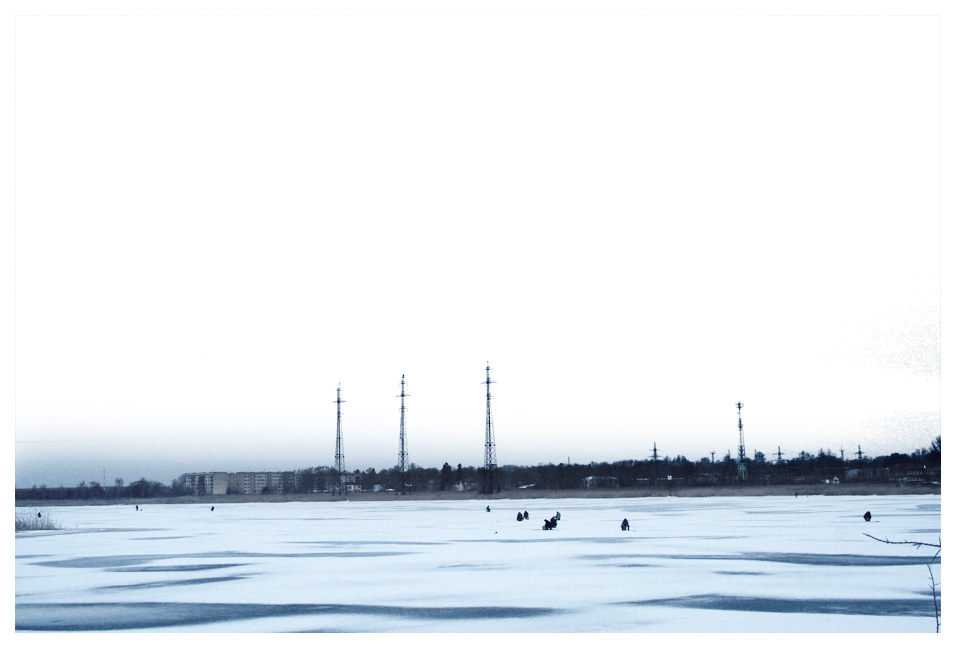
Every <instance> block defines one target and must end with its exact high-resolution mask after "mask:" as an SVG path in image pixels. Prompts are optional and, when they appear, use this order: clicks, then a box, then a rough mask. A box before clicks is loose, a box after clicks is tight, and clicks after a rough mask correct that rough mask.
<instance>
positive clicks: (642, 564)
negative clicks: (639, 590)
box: [613, 563, 657, 567]
mask: <svg viewBox="0 0 956 648" xmlns="http://www.w3.org/2000/svg"><path fill="white" fill-rule="evenodd" d="M613 566H614V567H657V565H648V564H646V563H623V564H620V565H613Z"/></svg>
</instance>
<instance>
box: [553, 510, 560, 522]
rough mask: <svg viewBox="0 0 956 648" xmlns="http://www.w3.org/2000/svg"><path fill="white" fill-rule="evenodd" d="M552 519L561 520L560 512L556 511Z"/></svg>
mask: <svg viewBox="0 0 956 648" xmlns="http://www.w3.org/2000/svg"><path fill="white" fill-rule="evenodd" d="M554 519H555V520H560V519H561V511H558V512H557V513H555V514H554Z"/></svg>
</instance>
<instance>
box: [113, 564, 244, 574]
mask: <svg viewBox="0 0 956 648" xmlns="http://www.w3.org/2000/svg"><path fill="white" fill-rule="evenodd" d="M246 564H247V563H212V564H206V565H148V566H145V567H116V568H113V569H108V570H107V571H111V572H184V571H204V570H206V569H225V568H227V567H245V566H246Z"/></svg>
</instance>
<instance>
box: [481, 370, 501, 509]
mask: <svg viewBox="0 0 956 648" xmlns="http://www.w3.org/2000/svg"><path fill="white" fill-rule="evenodd" d="M493 382H495V381H494V380H492V379H491V365H490V364H488V363H486V365H485V382H483V383H482V384H483V385H485V387H486V393H487V397H486V406H485V470H484V473H483V475H482V480H481V482H482V483H481V492H482V493H484V494H486V495H490V494H491V493H500V492H501V486H500V485H499V484H498V458H497V457H496V456H495V429H494V426H493V425H492V423H491V383H493Z"/></svg>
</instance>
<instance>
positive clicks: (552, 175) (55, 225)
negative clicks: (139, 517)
mask: <svg viewBox="0 0 956 648" xmlns="http://www.w3.org/2000/svg"><path fill="white" fill-rule="evenodd" d="M535 6H538V5H535ZM104 13H105V12H104ZM178 13H180V14H182V12H181V11H180V12H178ZM200 13H202V12H200ZM519 13H520V12H519ZM527 13H529V14H530V13H534V12H530V11H529V12H527ZM608 13H614V12H610V11H609V12H608ZM618 13H620V12H618ZM425 14H427V12H422V13H421V14H419V15H408V16H400V15H389V16H378V17H375V16H372V17H368V16H358V15H350V16H317V15H313V16H308V17H305V16H265V17H264V16H254V17H226V16H216V15H205V16H201V17H196V16H187V15H176V16H169V17H163V16H156V15H153V16H149V17H123V16H95V17H91V16H59V17H50V16H21V17H19V18H18V19H17V21H16V74H17V76H16V88H17V98H16V101H17V103H16V192H17V193H16V254H17V257H16V272H17V274H16V290H17V292H16V306H17V310H16V326H17V328H16V333H17V340H16V443H15V445H16V483H17V486H30V485H33V484H37V485H39V484H47V485H51V486H53V485H59V484H61V483H62V484H64V485H72V484H76V483H78V482H79V481H81V480H85V481H87V482H89V481H92V480H96V481H102V480H103V479H104V477H105V479H106V482H107V483H110V484H112V483H113V480H114V479H116V478H117V477H119V478H123V479H125V480H127V481H130V480H133V479H137V478H139V477H141V476H145V477H147V478H149V479H155V480H158V481H163V482H166V483H168V482H169V481H170V480H172V479H173V478H174V477H176V476H178V475H179V474H181V473H183V472H187V471H211V470H230V471H232V470H288V469H295V468H304V467H308V466H315V465H331V464H332V463H333V461H334V453H335V429H336V427H335V426H336V418H335V417H336V413H335V403H334V402H333V401H334V400H335V396H336V387H337V386H338V385H339V384H341V386H342V398H343V399H344V400H345V401H346V403H345V404H344V405H343V434H344V447H345V465H346V468H347V469H349V470H353V469H363V470H364V469H365V468H368V467H374V468H376V469H381V468H384V467H391V466H393V465H395V463H396V461H397V452H398V428H399V402H398V399H397V398H395V396H396V395H397V394H398V393H399V390H400V386H399V382H400V380H401V377H402V375H403V374H404V375H405V376H406V380H407V391H408V393H409V394H410V395H411V396H410V397H409V398H408V400H407V407H408V414H407V422H406V427H407V434H408V439H409V455H410V460H411V461H412V462H414V463H416V464H419V465H424V466H434V467H440V466H441V464H442V463H443V462H446V461H447V462H448V463H450V464H452V465H455V464H457V463H462V464H463V465H473V466H479V465H481V463H482V461H483V442H484V425H485V389H484V386H483V385H482V382H483V381H484V379H485V373H484V368H485V364H486V362H488V363H490V365H491V367H492V374H491V377H492V380H496V381H497V382H496V383H495V384H494V385H492V394H493V396H494V398H493V403H492V407H493V414H494V422H495V435H496V442H497V456H498V462H499V464H500V465H506V464H537V463H539V462H545V463H547V462H554V463H558V462H563V461H567V460H568V458H570V460H571V461H573V462H577V463H584V462H590V461H616V460H621V459H644V458H646V457H648V456H649V455H650V454H651V448H652V446H653V444H654V443H656V444H657V447H658V449H659V450H660V452H661V453H662V454H666V455H670V456H674V455H677V454H682V455H685V456H687V457H688V458H690V459H692V460H696V459H699V458H701V457H705V456H706V457H710V453H711V451H713V452H715V453H716V455H717V457H718V458H721V457H723V455H724V454H726V453H727V451H728V450H730V451H731V452H732V453H733V454H736V448H737V443H738V434H737V410H736V409H735V407H734V404H735V403H736V402H737V401H738V400H741V401H743V402H744V404H745V407H744V409H743V417H744V432H745V435H746V439H745V440H746V447H747V452H748V455H750V456H753V452H754V451H755V450H759V451H761V452H764V453H765V454H766V455H768V457H769V455H771V454H772V453H775V452H776V451H777V448H778V446H779V447H780V449H781V451H782V452H783V453H784V457H785V458H790V457H792V456H794V455H796V454H797V453H799V452H800V451H801V450H807V451H809V452H816V451H818V450H819V449H821V448H823V449H830V450H832V451H833V452H834V453H836V454H839V451H840V449H841V448H843V449H845V451H846V453H847V456H848V457H849V455H850V454H852V453H854V452H856V450H857V446H858V445H859V446H861V447H862V450H863V452H864V453H865V454H866V455H869V456H877V455H879V454H888V453H891V452H896V451H900V452H912V451H913V450H915V449H916V448H919V447H925V446H928V445H929V444H930V442H931V441H932V440H933V439H934V438H935V437H936V435H937V434H940V315H941V314H940V18H939V17H936V16H931V15H924V16H899V15H887V16H881V17H872V16H870V17H867V16H853V15H843V16H838V17H835V16H823V15H814V16H807V17H799V16H787V17H757V16H741V15H730V16H714V15H711V16H700V17H692V16H691V17H688V16H679V15H670V16H649V15H645V16H620V15H603V16H580V15H577V16H571V15H565V16H536V15H521V16H513V15H505V12H504V11H501V12H499V13H497V14H496V15H490V16H476V15H472V16H453V15H442V16H434V15H433V16H429V15H425Z"/></svg>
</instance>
